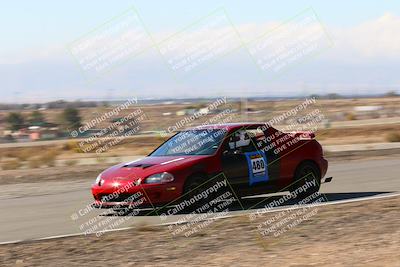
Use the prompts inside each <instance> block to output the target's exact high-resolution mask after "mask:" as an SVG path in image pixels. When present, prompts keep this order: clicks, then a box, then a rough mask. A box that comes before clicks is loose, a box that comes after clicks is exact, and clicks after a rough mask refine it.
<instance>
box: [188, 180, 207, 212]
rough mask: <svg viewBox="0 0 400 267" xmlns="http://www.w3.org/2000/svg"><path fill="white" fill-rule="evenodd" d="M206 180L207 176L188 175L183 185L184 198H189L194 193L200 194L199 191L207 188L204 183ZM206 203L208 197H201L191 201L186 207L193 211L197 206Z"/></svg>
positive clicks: (199, 206) (194, 194)
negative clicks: (193, 201)
mask: <svg viewBox="0 0 400 267" xmlns="http://www.w3.org/2000/svg"><path fill="white" fill-rule="evenodd" d="M206 181H207V178H206V177H204V176H203V175H194V176H191V177H189V178H188V180H187V181H186V183H185V186H184V194H185V196H184V199H186V200H190V199H192V198H194V197H195V196H196V195H198V194H201V192H202V191H203V190H205V189H206V188H207V187H206V185H205V183H206ZM206 203H208V199H204V198H202V199H201V200H199V201H195V203H193V204H192V205H191V206H190V207H189V208H188V210H190V211H194V210H196V209H198V208H201V207H203V205H205V204H206Z"/></svg>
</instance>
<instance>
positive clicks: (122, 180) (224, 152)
mask: <svg viewBox="0 0 400 267" xmlns="http://www.w3.org/2000/svg"><path fill="white" fill-rule="evenodd" d="M327 168H328V162H327V161H326V159H324V156H323V151H322V147H321V145H320V144H319V143H318V142H317V141H316V140H315V139H314V134H313V133H311V132H295V133H283V132H281V131H279V130H277V129H275V128H273V127H271V126H268V125H266V124H262V123H230V124H221V125H206V126H201V127H196V128H192V129H188V130H184V131H181V132H178V133H176V134H175V135H173V136H172V137H171V138H169V139H168V140H167V141H165V142H164V143H163V144H162V145H160V146H159V147H158V148H157V149H155V150H154V151H153V152H152V153H150V154H149V155H148V156H147V157H145V158H143V159H140V160H135V161H132V162H128V163H121V164H118V165H116V166H113V167H111V168H109V169H107V170H105V171H104V172H102V173H101V174H100V175H99V176H98V177H97V179H96V181H95V183H94V184H93V185H92V193H93V196H94V198H95V203H94V206H95V207H101V208H113V207H115V206H116V205H118V206H120V205H121V204H123V205H129V204H131V203H133V202H135V201H136V200H137V199H138V197H139V196H144V200H142V202H141V203H140V204H141V205H146V204H148V205H149V204H151V205H153V206H160V205H163V204H166V203H170V202H172V201H174V200H176V199H178V198H180V197H181V196H182V195H184V194H185V195H186V194H190V192H193V191H194V190H195V189H196V188H199V185H201V184H203V183H205V182H206V181H207V180H209V179H212V178H213V177H215V176H216V175H221V174H222V175H223V176H224V178H225V179H226V180H227V181H228V182H229V185H230V186H231V188H232V189H234V192H235V194H236V195H237V196H238V197H242V196H249V195H258V194H265V193H271V192H278V191H293V190H295V189H296V188H299V187H301V186H303V185H305V184H308V185H311V186H309V190H308V191H307V192H306V193H305V194H307V195H309V194H311V193H315V192H317V191H318V190H319V188H320V183H321V179H322V178H323V177H324V176H325V174H326V172H327ZM305 194H303V196H304V195H305Z"/></svg>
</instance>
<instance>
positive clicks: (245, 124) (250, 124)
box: [186, 122, 266, 131]
mask: <svg viewBox="0 0 400 267" xmlns="http://www.w3.org/2000/svg"><path fill="white" fill-rule="evenodd" d="M264 125H266V124H265V123H261V122H233V123H221V124H207V125H200V126H194V127H190V128H188V129H186V130H202V129H226V130H228V131H230V130H233V129H238V128H241V127H259V126H264Z"/></svg>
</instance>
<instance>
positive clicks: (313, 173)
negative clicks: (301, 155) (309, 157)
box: [290, 162, 321, 199]
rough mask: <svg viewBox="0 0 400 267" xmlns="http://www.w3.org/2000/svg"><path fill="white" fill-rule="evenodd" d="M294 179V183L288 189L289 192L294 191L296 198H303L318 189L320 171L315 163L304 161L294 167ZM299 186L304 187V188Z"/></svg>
mask: <svg viewBox="0 0 400 267" xmlns="http://www.w3.org/2000/svg"><path fill="white" fill-rule="evenodd" d="M294 181H295V182H294V185H293V187H292V189H291V190H290V191H291V193H294V192H295V191H296V192H297V194H296V195H297V198H298V199H304V198H305V197H308V196H310V195H312V194H314V193H316V192H318V191H319V189H320V186H321V175H320V171H319V169H318V167H317V166H316V165H315V163H313V162H304V163H302V164H301V165H300V166H299V167H298V168H297V169H296V172H295V176H294ZM306 185H307V186H306ZM303 186H304V187H303ZM300 188H306V190H302V189H300Z"/></svg>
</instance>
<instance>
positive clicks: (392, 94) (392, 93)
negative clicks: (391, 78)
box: [385, 91, 399, 97]
mask: <svg viewBox="0 0 400 267" xmlns="http://www.w3.org/2000/svg"><path fill="white" fill-rule="evenodd" d="M385 96H386V97H396V96H399V94H397V92H396V91H389V92H387V93H386V94H385Z"/></svg>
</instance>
